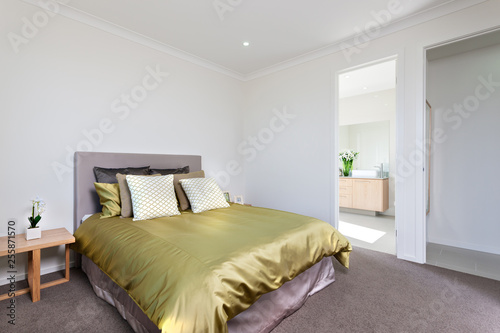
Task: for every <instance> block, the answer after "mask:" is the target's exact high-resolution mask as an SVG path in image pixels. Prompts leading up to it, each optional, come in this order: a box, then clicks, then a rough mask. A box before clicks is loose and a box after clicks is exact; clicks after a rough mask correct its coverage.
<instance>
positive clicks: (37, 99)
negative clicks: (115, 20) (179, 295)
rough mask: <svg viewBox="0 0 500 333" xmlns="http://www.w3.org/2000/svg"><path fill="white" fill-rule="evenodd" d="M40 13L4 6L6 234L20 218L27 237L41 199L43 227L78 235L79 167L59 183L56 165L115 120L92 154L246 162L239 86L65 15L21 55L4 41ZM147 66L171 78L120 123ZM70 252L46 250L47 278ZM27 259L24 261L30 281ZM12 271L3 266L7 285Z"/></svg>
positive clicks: (0, 145) (210, 163)
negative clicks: (125, 100) (241, 150)
mask: <svg viewBox="0 0 500 333" xmlns="http://www.w3.org/2000/svg"><path fill="white" fill-rule="evenodd" d="M39 11H40V9H39V8H38V7H33V6H30V5H27V4H25V3H23V2H21V1H17V0H5V1H2V3H1V4H0V18H1V19H0V21H1V22H2V28H1V29H2V33H1V35H2V36H4V37H3V38H1V39H0V52H1V59H2V64H1V67H0V68H1V73H0V78H1V81H0V105H1V107H0V110H1V122H0V150H1V153H2V163H1V172H0V184H1V186H0V205H1V209H0V221H1V228H0V235H6V234H7V221H8V219H9V218H11V217H14V218H16V219H17V233H24V230H25V228H26V227H27V225H28V223H27V217H28V215H29V214H30V208H31V202H30V200H31V199H32V198H34V197H35V196H36V195H37V194H38V195H40V196H41V197H42V198H43V199H45V201H46V203H47V211H46V213H45V214H43V217H42V220H41V223H40V225H41V227H42V228H45V229H52V228H58V227H65V228H66V229H68V230H69V231H70V232H73V174H72V168H69V171H70V172H67V173H63V174H62V175H61V179H59V178H58V177H57V174H56V173H55V172H54V170H53V167H52V164H53V163H59V164H60V165H62V166H66V167H67V166H68V164H67V162H66V160H67V157H68V156H69V160H70V161H72V159H73V155H72V151H73V150H74V149H76V148H77V147H78V146H80V148H84V149H86V147H85V144H84V143H83V142H84V141H88V139H87V138H86V137H85V135H84V131H93V130H94V129H96V128H98V126H99V123H100V122H101V121H102V120H103V119H106V118H107V119H109V121H110V122H111V124H112V126H113V128H114V129H113V130H112V131H110V132H108V133H106V134H104V135H103V136H102V138H100V137H99V135H97V134H96V132H95V131H94V132H93V133H94V140H95V144H92V147H91V148H92V150H93V151H109V152H137V153H159V154H198V155H201V156H202V158H203V159H202V163H203V168H204V169H205V171H206V172H207V173H208V174H216V173H219V172H221V171H224V170H225V169H226V163H227V162H229V161H231V160H236V161H238V162H240V163H241V164H243V163H242V162H243V160H242V158H241V156H240V155H239V154H237V152H236V146H237V143H239V142H240V141H241V139H242V130H243V115H242V103H243V94H242V83H241V82H240V81H237V80H235V79H232V78H229V77H227V76H224V75H222V74H218V73H215V72H213V71H210V70H208V69H205V68H202V67H199V66H197V65H193V64H191V63H188V62H185V61H182V60H179V59H178V58H174V57H171V56H168V55H166V54H163V53H161V52H158V51H155V50H152V49H149V48H147V47H144V46H141V45H138V44H136V43H133V42H130V41H127V40H124V39H122V38H119V37H116V36H114V35H111V34H108V33H104V32H102V31H100V30H97V29H95V28H91V27H88V26H86V25H83V24H81V23H79V22H75V21H72V20H70V19H67V18H65V17H62V16H55V17H54V18H52V19H51V21H50V22H49V23H48V24H47V25H46V26H45V27H43V28H42V29H40V31H39V33H38V34H37V35H36V36H35V37H34V38H32V39H31V40H29V42H28V43H27V44H23V45H20V47H19V53H15V52H14V51H13V48H12V47H11V44H10V43H9V40H8V39H7V38H5V36H6V35H7V33H8V32H14V33H17V34H21V28H22V25H23V22H22V21H21V19H22V18H23V17H26V18H28V19H30V20H31V18H32V16H33V14H34V13H36V12H39ZM148 66H149V67H151V68H152V69H155V68H156V67H157V66H158V68H159V69H160V71H162V72H168V73H170V75H169V76H168V77H165V78H162V80H163V81H162V82H161V83H159V84H158V87H157V88H156V89H153V90H151V91H148V94H147V97H146V98H145V99H144V100H143V101H142V102H140V103H139V105H138V106H137V107H136V108H135V109H131V112H130V114H129V116H128V117H125V118H124V119H120V116H122V115H123V113H122V112H119V113H114V112H113V111H112V103H113V102H114V101H115V99H117V98H120V96H121V95H122V94H130V93H131V91H132V89H134V87H137V86H138V85H142V82H143V78H144V77H145V76H146V75H147V74H148V71H147V70H146V67H148ZM147 83H149V85H152V84H153V83H154V80H151V79H150V80H148V81H147ZM123 105H124V104H120V106H121V107H123ZM117 106H118V105H117ZM68 150H70V152H68ZM63 170H65V169H63ZM226 189H228V190H229V191H231V192H232V193H234V194H240V193H241V194H242V193H244V177H243V175H242V174H240V175H238V176H233V177H231V183H230V184H229V185H228V186H227V187H226ZM63 253H64V251H63V247H61V248H59V249H52V250H50V249H48V250H43V251H42V264H41V267H42V273H45V272H49V271H53V270H56V269H57V268H60V267H61V265H62V264H63V262H64V260H63V259H64V255H63ZM25 258H26V254H19V255H18V258H17V259H18V261H17V268H18V272H19V273H20V274H21V275H22V273H24V271H25V269H26V264H25V263H26V260H25ZM5 265H6V260H2V261H1V262H0V272H1V274H0V279H1V280H4V274H5V272H6V271H7V270H6V266H5Z"/></svg>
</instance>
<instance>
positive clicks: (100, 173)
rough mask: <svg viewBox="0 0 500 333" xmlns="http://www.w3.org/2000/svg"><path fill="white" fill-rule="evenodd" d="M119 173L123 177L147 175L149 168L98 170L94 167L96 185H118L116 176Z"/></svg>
mask: <svg viewBox="0 0 500 333" xmlns="http://www.w3.org/2000/svg"><path fill="white" fill-rule="evenodd" d="M117 173H121V174H124V175H149V166H146V167H140V168H131V167H127V168H115V169H112V168H100V167H94V176H95V180H96V182H98V183H110V184H112V183H118V180H117V179H116V174H117Z"/></svg>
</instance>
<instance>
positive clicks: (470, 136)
mask: <svg viewBox="0 0 500 333" xmlns="http://www.w3.org/2000/svg"><path fill="white" fill-rule="evenodd" d="M499 59H500V45H496V46H491V47H486V48H482V49H478V50H475V51H471V52H466V53H461V54H458V55H454V56H450V57H446V58H441V59H437V60H433V61H429V64H428V70H427V75H428V76H427V98H428V100H429V102H430V104H431V105H432V108H433V118H432V121H433V129H434V131H436V130H439V131H442V134H440V139H439V140H438V141H433V149H432V155H431V211H430V214H429V217H428V223H427V225H428V228H427V230H428V241H429V242H433V243H439V244H445V245H450V246H456V247H463V248H467V249H472V250H478V251H485V252H491V253H496V254H500V242H499V241H498V236H499V235H500V223H499V221H500V218H499V215H498V203H499V199H500V187H499V186H498V184H499V181H498V178H497V174H498V170H500V151H499V149H498V146H499V143H500V131H499V130H498V125H499V124H500V109H499V105H500V66H499ZM481 78H482V79H481ZM482 80H486V81H492V82H493V84H487V85H485V84H484V83H483V81H482ZM478 87H479V88H478ZM460 109H461V110H462V111H460Z"/></svg>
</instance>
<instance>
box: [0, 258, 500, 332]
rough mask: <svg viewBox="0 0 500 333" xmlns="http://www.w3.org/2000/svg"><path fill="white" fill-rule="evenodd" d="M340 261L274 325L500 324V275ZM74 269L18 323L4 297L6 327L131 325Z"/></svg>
mask: <svg viewBox="0 0 500 333" xmlns="http://www.w3.org/2000/svg"><path fill="white" fill-rule="evenodd" d="M335 269H336V282H335V283H333V284H332V285H331V286H329V287H327V288H326V289H324V290H323V291H321V292H319V293H318V294H316V295H314V296H312V297H311V298H309V300H308V301H307V302H306V304H305V305H304V306H303V307H302V308H301V309H299V310H298V311H297V312H295V313H294V314H292V315H291V316H290V317H288V318H286V319H285V320H284V321H283V322H282V323H281V324H280V325H279V326H278V327H276V328H275V329H274V330H273V333H285V332H286V333H294V332H297V333H298V332H300V333H304V332H314V333H323V332H324V333H327V332H328V333H332V332H384V333H386V332H411V333H413V332H478V333H479V332H481V333H488V332H491V333H493V332H495V333H498V332H500V282H499V281H495V280H489V279H486V278H482V277H477V276H473V275H468V274H464V273H459V272H454V271H450V270H446V269H443V268H439V267H434V266H429V265H418V264H413V263H409V262H405V261H402V260H397V259H396V258H395V257H394V256H392V255H388V254H384V253H380V252H374V251H370V250H365V249H361V248H355V249H354V251H353V254H352V255H351V268H350V269H349V270H347V269H345V268H343V267H341V266H340V265H335ZM71 274H72V275H71V281H70V282H69V283H65V284H62V285H59V286H55V287H51V288H48V289H44V290H42V292H41V300H40V301H39V302H37V303H31V299H30V296H29V295H22V296H19V297H17V298H16V325H15V326H12V325H9V324H8V323H7V320H8V318H7V311H8V309H7V306H8V305H9V301H8V300H5V301H2V302H0V309H1V310H0V314H1V315H0V332H23V333H24V332H33V333H34V332H44V333H49V332H57V333H59V332H62V333H64V332H72V333H73V332H120V333H122V332H123V333H127V332H132V330H131V328H130V327H129V326H128V324H127V322H126V321H125V320H123V319H122V318H121V317H120V315H119V314H118V312H117V311H116V310H115V309H114V308H113V307H112V306H110V305H108V304H107V303H106V302H104V301H102V300H101V299H99V298H97V296H95V294H94V292H93V291H92V288H91V287H90V285H89V282H88V280H87V278H86V276H85V274H84V273H83V272H82V271H81V270H79V269H72V270H71ZM59 275H61V273H52V274H49V275H47V276H44V277H43V279H44V280H47V279H55V278H58V277H59ZM42 282H43V281H42ZM22 287H23V286H22V285H21V283H20V285H19V287H18V288H22ZM3 292H5V286H4V287H2V288H0V293H3Z"/></svg>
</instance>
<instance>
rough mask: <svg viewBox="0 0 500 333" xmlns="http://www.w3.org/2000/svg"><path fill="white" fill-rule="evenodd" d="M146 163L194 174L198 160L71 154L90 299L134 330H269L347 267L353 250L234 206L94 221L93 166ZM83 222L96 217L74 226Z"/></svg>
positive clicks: (305, 222) (325, 234)
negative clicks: (109, 306)
mask: <svg viewBox="0 0 500 333" xmlns="http://www.w3.org/2000/svg"><path fill="white" fill-rule="evenodd" d="M144 165H150V166H151V167H155V168H181V167H184V166H189V168H190V171H191V172H193V171H199V170H201V157H200V156H193V155H155V154H121V153H92V152H77V153H75V216H74V218H75V219H74V223H75V238H76V243H75V246H74V247H73V249H74V250H75V251H76V252H78V253H82V254H84V255H83V256H82V260H81V264H82V269H83V270H84V272H85V273H86V274H87V276H88V277H89V281H90V282H91V284H92V287H93V289H94V291H95V292H96V294H97V295H98V296H99V297H101V298H103V299H105V300H106V301H107V302H109V303H110V304H112V305H113V306H115V307H116V308H117V310H118V311H119V312H120V314H121V315H122V316H123V318H124V319H126V320H127V321H128V322H129V324H130V325H131V327H132V328H133V329H134V331H135V332H160V331H162V332H198V331H199V332H227V331H229V332H231V333H234V332H269V331H271V330H272V329H273V328H274V327H275V326H276V325H277V324H279V322H280V321H281V320H282V319H283V318H284V317H286V316H288V315H289V314H291V313H292V312H294V311H296V310H297V309H298V308H300V306H302V305H303V303H304V302H305V300H306V299H307V298H308V297H309V296H310V295H312V294H314V293H316V292H318V291H319V290H321V289H323V288H325V287H326V286H328V285H330V284H331V283H333V281H334V280H335V278H334V270H333V265H332V256H335V258H336V259H337V260H339V261H340V262H341V263H342V264H343V265H344V266H348V258H349V252H350V251H351V246H350V244H349V242H348V241H347V240H346V239H345V238H344V237H343V236H342V235H341V234H340V233H338V232H337V231H335V229H333V228H332V227H331V226H329V225H328V224H327V223H325V222H322V221H319V220H316V219H313V218H308V217H303V216H300V215H297V214H292V213H287V212H279V211H275V210H270V209H264V208H258V207H248V206H241V205H236V204H233V205H231V206H230V207H228V208H221V209H215V210H212V211H207V212H203V213H199V214H194V213H193V212H191V211H183V212H182V213H181V214H180V215H179V216H173V217H166V218H158V219H154V220H147V221H133V220H132V219H131V218H130V219H120V218H119V217H114V218H110V219H99V216H98V214H96V213H98V212H100V211H101V207H100V205H99V199H98V196H97V195H96V193H95V189H94V186H93V183H94V181H95V178H94V174H93V167H94V166H101V167H109V168H112V167H125V166H128V167H139V166H144ZM86 214H94V215H93V216H91V217H90V218H88V219H87V220H86V221H85V222H83V223H81V220H82V217H83V216H84V215H86ZM332 229H333V230H332ZM157 235H160V236H159V238H158V239H157V238H153V236H155V237H156V236H157ZM146 241H147V242H149V243H147V244H146ZM150 243H151V244H150ZM316 243H320V244H321V246H317V245H314V244H316ZM120 258H121V261H120ZM76 261H77V262H79V260H78V259H76ZM152 286H154V289H153V288H152Z"/></svg>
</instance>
